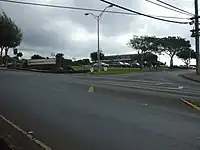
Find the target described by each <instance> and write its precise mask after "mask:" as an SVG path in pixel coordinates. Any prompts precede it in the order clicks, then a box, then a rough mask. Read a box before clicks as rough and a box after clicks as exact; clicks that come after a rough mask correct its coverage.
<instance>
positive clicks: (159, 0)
mask: <svg viewBox="0 0 200 150" xmlns="http://www.w3.org/2000/svg"><path fill="white" fill-rule="evenodd" d="M156 1H158V2H160V3H163V4H165V5H167V6H170V7H172V8H175V9H178V10H180V11H182V12H185V13H188V14H190V15H192V16H194V14H192V13H190V12H188V11H185V10H183V9H181V8H178V7H176V6H173V5H171V4H168V3H165V2H163V1H161V0H156Z"/></svg>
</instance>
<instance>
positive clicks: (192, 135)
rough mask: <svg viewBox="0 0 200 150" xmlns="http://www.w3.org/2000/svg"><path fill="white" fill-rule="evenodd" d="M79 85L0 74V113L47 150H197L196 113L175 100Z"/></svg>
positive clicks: (66, 79)
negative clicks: (41, 143)
mask: <svg viewBox="0 0 200 150" xmlns="http://www.w3.org/2000/svg"><path fill="white" fill-rule="evenodd" d="M100 81H102V80H100ZM83 82H84V80H83ZM83 82H81V79H80V78H77V77H72V76H71V75H56V74H42V73H33V72H22V71H19V72H14V71H6V72H4V71H0V83H1V84H0V95H1V98H0V113H1V114H3V115H4V116H6V117H7V118H9V119H10V120H11V121H12V122H14V123H15V124H17V125H18V126H20V127H21V128H23V129H24V130H26V131H30V130H31V131H34V132H35V136H36V137H37V138H38V139H39V140H41V141H43V142H44V143H45V144H46V145H48V146H50V147H51V148H52V149H59V150H66V149H69V150H83V149H92V150H102V149H104V150H133V149H140V150H147V149H153V150H160V149H163V150H169V149H170V150H188V149H192V150H199V149H200V130H199V127H200V116H199V113H198V112H197V111H195V110H193V109H192V108H190V107H189V106H186V105H185V104H183V103H182V102H181V101H180V99H179V98H174V97H170V96H164V97H163V96H162V94H157V95H151V94H150V93H147V91H143V92H137V91H136V90H134V89H131V91H126V89H123V90H122V92H116V91H115V88H117V87H115V86H109V85H106V86H105V88H104V85H103V86H101V87H99V86H98V85H97V86H95V84H90V83H83ZM112 82H113V81H112ZM133 84H134V83H133ZM91 85H93V86H95V90H94V92H88V88H89V87H90V86H91ZM119 89H120V88H118V90H119Z"/></svg>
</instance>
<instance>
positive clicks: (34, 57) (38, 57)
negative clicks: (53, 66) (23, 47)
mask: <svg viewBox="0 0 200 150" xmlns="http://www.w3.org/2000/svg"><path fill="white" fill-rule="evenodd" d="M31 59H45V57H42V56H40V55H38V54H35V55H33V56H31Z"/></svg>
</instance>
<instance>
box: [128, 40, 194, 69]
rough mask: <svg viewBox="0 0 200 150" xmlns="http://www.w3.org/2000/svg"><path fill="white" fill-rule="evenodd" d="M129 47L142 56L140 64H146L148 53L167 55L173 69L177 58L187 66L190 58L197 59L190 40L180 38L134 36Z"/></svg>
mask: <svg viewBox="0 0 200 150" xmlns="http://www.w3.org/2000/svg"><path fill="white" fill-rule="evenodd" d="M127 45H128V46H130V47H131V48H133V49H134V50H136V51H137V53H138V55H140V64H141V65H143V64H144V57H145V55H146V53H153V54H158V55H160V54H167V55H168V56H169V57H170V67H171V68H172V67H173V58H174V56H177V57H178V58H180V59H181V60H182V61H183V62H184V63H185V64H186V65H187V66H188V65H189V63H190V58H194V59H195V58H196V53H195V52H194V50H192V49H191V44H190V41H189V40H186V39H185V38H181V37H179V36H168V37H162V38H159V37H155V36H133V38H132V39H130V40H129V42H128V43H127Z"/></svg>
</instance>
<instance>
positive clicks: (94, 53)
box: [90, 51, 104, 61]
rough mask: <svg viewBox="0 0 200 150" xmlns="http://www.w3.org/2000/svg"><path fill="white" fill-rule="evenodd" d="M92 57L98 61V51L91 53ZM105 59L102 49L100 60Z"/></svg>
mask: <svg viewBox="0 0 200 150" xmlns="http://www.w3.org/2000/svg"><path fill="white" fill-rule="evenodd" d="M90 58H91V60H92V61H97V60H98V57H97V52H93V53H90ZM103 59H104V54H103V53H102V51H101V52H100V60H103Z"/></svg>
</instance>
